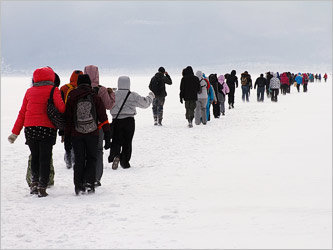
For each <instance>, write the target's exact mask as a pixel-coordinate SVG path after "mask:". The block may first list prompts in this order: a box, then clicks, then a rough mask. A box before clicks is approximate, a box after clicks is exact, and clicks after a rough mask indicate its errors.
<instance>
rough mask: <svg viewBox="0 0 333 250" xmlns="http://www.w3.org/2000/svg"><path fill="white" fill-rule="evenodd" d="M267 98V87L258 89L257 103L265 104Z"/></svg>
mask: <svg viewBox="0 0 333 250" xmlns="http://www.w3.org/2000/svg"><path fill="white" fill-rule="evenodd" d="M264 96H265V87H258V89H257V101H258V102H263V101H264Z"/></svg>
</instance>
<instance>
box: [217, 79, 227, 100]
mask: <svg viewBox="0 0 333 250" xmlns="http://www.w3.org/2000/svg"><path fill="white" fill-rule="evenodd" d="M217 80H218V81H219V84H220V85H221V88H222V92H223V94H224V95H226V94H228V93H229V92H230V89H229V86H228V84H226V83H225V81H224V80H225V78H224V75H220V76H219V77H218V78H217Z"/></svg>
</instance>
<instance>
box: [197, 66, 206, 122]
mask: <svg viewBox="0 0 333 250" xmlns="http://www.w3.org/2000/svg"><path fill="white" fill-rule="evenodd" d="M195 75H196V76H197V77H198V79H199V82H200V88H201V89H200V91H199V93H198V98H197V101H196V108H195V110H194V115H195V124H196V125H200V123H201V122H202V124H203V125H206V124H207V115H206V108H207V100H208V92H207V82H206V81H205V79H204V78H203V76H202V71H200V70H198V71H197V72H196V73H195Z"/></svg>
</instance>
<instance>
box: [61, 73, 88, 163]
mask: <svg viewBox="0 0 333 250" xmlns="http://www.w3.org/2000/svg"><path fill="white" fill-rule="evenodd" d="M79 75H83V72H82V71H81V70H74V71H73V73H72V75H71V77H70V79H69V83H67V84H65V85H63V86H62V87H61V88H60V92H61V96H62V99H63V100H64V102H65V104H66V103H67V97H68V94H69V92H71V91H72V90H73V89H76V88H77V79H78V77H79ZM64 134H65V132H64V131H59V135H61V142H64V148H65V155H64V161H65V163H66V167H67V168H68V169H70V168H72V167H73V165H74V150H73V146H72V141H71V138H70V137H68V136H67V137H65V135H64Z"/></svg>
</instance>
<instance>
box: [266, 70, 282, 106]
mask: <svg viewBox="0 0 333 250" xmlns="http://www.w3.org/2000/svg"><path fill="white" fill-rule="evenodd" d="M280 86H281V83H280V80H279V78H277V74H276V73H273V77H272V79H271V81H270V83H269V88H270V89H271V91H272V92H271V100H272V102H277V101H278V99H277V96H278V94H279V89H280Z"/></svg>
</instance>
